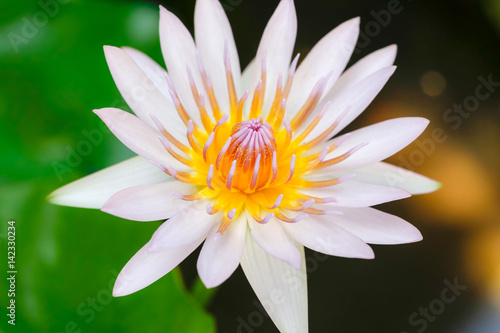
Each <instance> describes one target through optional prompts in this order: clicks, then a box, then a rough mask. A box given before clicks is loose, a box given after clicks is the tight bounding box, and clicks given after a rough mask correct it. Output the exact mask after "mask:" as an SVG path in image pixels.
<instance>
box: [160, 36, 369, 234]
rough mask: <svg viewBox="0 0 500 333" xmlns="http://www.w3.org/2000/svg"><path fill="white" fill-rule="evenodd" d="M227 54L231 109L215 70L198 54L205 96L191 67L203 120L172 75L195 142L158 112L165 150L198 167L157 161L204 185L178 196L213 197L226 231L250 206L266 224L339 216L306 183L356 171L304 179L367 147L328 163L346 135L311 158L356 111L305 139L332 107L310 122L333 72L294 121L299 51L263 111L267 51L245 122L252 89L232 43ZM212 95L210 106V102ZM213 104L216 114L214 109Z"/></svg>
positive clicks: (172, 92) (329, 199) (212, 210)
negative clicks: (182, 168) (221, 99)
mask: <svg viewBox="0 0 500 333" xmlns="http://www.w3.org/2000/svg"><path fill="white" fill-rule="evenodd" d="M224 53H225V57H224V63H225V68H226V79H227V85H228V95H229V104H230V110H229V111H230V112H229V113H228V114H226V113H224V112H222V110H221V109H220V108H219V105H218V103H217V99H216V97H215V93H214V88H213V85H212V81H211V79H210V75H209V73H208V71H206V70H205V69H204V67H203V65H202V63H201V60H200V58H199V56H198V70H199V72H200V76H201V78H202V81H203V88H204V91H205V92H206V97H205V95H204V94H202V93H200V92H199V91H200V90H199V87H197V86H196V83H195V80H194V79H193V75H192V72H191V69H190V68H187V76H188V78H189V82H190V86H191V92H192V94H193V97H194V100H195V101H196V103H197V105H198V112H199V114H200V118H201V124H195V123H194V122H193V120H192V119H191V117H190V116H189V113H188V112H187V111H186V109H185V108H184V105H183V104H182V102H181V100H180V99H179V96H178V95H177V93H176V90H175V87H174V85H173V84H172V82H171V81H170V79H169V78H168V75H167V82H168V85H169V89H170V95H171V97H172V100H173V102H174V105H175V107H176V109H177V112H178V114H179V117H180V118H181V119H182V121H183V122H184V124H185V125H186V127H187V133H186V136H187V142H188V143H189V145H185V144H183V143H182V142H180V141H179V140H177V139H176V138H175V137H173V136H172V135H171V134H170V133H169V132H168V131H167V130H166V129H165V127H164V126H163V125H162V124H161V123H160V122H159V121H158V119H157V118H155V117H154V116H152V119H153V121H154V122H155V124H156V126H157V127H158V129H159V130H160V131H161V133H162V136H160V137H159V140H160V141H161V143H162V144H163V146H164V147H165V149H166V150H167V151H168V152H169V153H170V154H171V156H172V157H174V158H175V159H177V160H178V161H179V162H181V163H183V164H185V165H187V166H188V167H190V168H192V169H193V171H192V172H189V173H185V172H177V171H176V170H174V168H173V167H172V166H170V165H158V166H159V167H160V168H162V170H163V171H164V172H165V173H167V174H169V175H170V176H172V177H175V178H176V179H177V180H179V181H181V182H186V183H190V184H194V185H197V187H198V189H199V191H198V192H196V193H189V194H181V193H177V192H174V194H175V195H177V196H179V197H180V198H182V199H184V200H190V201H195V200H199V199H205V200H208V201H209V202H210V204H208V206H207V213H208V214H216V213H218V212H219V211H222V212H223V214H222V215H223V218H222V223H221V225H220V227H219V233H221V234H223V233H224V232H225V230H226V229H227V227H228V226H229V224H230V223H231V221H232V220H233V219H234V218H235V217H236V216H238V215H239V214H240V213H241V212H242V211H243V210H247V211H248V212H249V213H250V214H251V215H252V217H253V218H254V219H255V221H257V222H259V223H267V222H268V221H269V220H270V219H271V218H273V217H276V218H278V219H280V220H281V221H284V222H297V221H299V220H301V219H303V218H305V217H307V216H308V214H317V215H325V214H338V213H339V212H337V211H332V210H322V209H319V208H317V207H314V205H315V204H322V203H328V202H335V201H336V199H335V198H332V197H327V198H318V197H312V196H308V195H305V194H302V193H300V189H301V188H318V187H326V186H333V185H336V184H339V183H341V182H343V181H345V180H348V179H350V178H351V177H352V176H353V175H349V176H344V177H340V178H336V179H330V180H323V181H309V180H305V179H303V178H301V176H302V175H304V174H307V173H309V172H311V171H313V170H318V169H321V168H325V167H328V166H331V165H334V164H336V163H339V162H341V161H343V160H345V159H346V158H347V157H349V156H350V155H352V154H353V153H354V152H355V151H357V150H358V149H360V148H362V147H363V146H364V145H366V144H362V145H358V146H356V147H354V148H352V149H351V150H349V151H348V152H346V153H344V154H342V155H339V156H336V157H333V158H331V159H328V160H325V158H326V157H327V155H328V154H329V153H331V152H332V151H334V150H335V149H336V148H337V147H338V146H340V144H342V142H344V141H345V139H347V137H348V135H344V136H343V137H340V138H339V139H337V140H336V141H335V143H334V144H331V145H330V146H327V147H324V148H323V149H322V150H321V151H319V152H317V153H315V154H310V155H306V153H307V152H308V151H310V150H311V149H312V148H315V147H316V146H318V145H319V144H321V143H324V142H325V141H326V140H327V139H329V136H330V135H331V133H332V132H333V131H334V129H335V128H336V127H337V125H338V124H339V122H340V121H341V120H342V118H343V117H344V116H345V114H346V113H347V112H348V111H349V108H347V109H346V110H345V111H344V112H343V113H342V114H341V115H340V116H339V117H338V118H337V119H336V120H335V122H334V123H333V124H332V125H331V126H330V127H329V128H327V129H326V130H325V131H324V132H323V133H321V134H320V135H318V136H317V137H315V138H314V139H312V140H310V141H308V142H305V143H304V142H303V141H304V139H305V138H306V137H307V136H308V135H309V134H310V133H311V131H312V130H313V129H314V127H315V126H316V125H317V124H318V123H319V121H320V120H321V118H322V117H323V115H324V113H325V111H326V110H327V108H328V106H329V103H326V104H325V105H324V107H323V108H322V110H321V112H319V113H317V114H316V116H315V117H314V118H313V119H312V121H311V122H310V123H309V124H308V125H307V126H305V122H306V120H307V119H308V118H309V117H310V116H311V115H312V113H313V111H314V110H315V108H316V106H317V104H318V102H319V101H320V98H321V96H322V95H323V91H324V89H325V87H326V84H327V82H328V80H329V78H330V76H329V75H327V76H325V77H323V78H321V79H320V80H319V81H318V82H317V84H316V85H315V86H314V88H313V89H312V91H311V93H310V95H309V98H308V99H307V101H306V102H305V103H304V104H303V106H302V107H301V109H300V110H299V111H298V112H297V113H296V115H295V116H294V117H293V119H292V120H291V121H288V120H287V119H286V118H285V117H284V116H285V111H286V101H287V98H288V95H289V93H290V90H291V87H292V82H293V78H294V74H295V68H296V66H297V62H298V56H297V57H296V58H295V59H294V60H293V62H292V64H291V66H290V70H289V73H288V77H287V81H286V84H285V85H284V86H283V77H282V75H280V76H279V78H278V81H277V85H276V93H275V96H274V101H273V103H272V106H271V108H270V110H262V108H263V101H264V92H265V89H266V67H265V63H266V60H265V55H264V57H263V59H262V68H261V78H260V80H259V82H258V83H257V85H256V87H255V90H254V93H253V98H252V102H251V104H250V105H249V111H248V113H249V115H248V116H247V117H245V118H246V119H248V120H244V108H245V102H246V100H247V99H248V97H249V92H248V91H246V92H245V93H244V94H243V95H242V96H241V97H240V99H238V97H237V93H236V88H235V86H234V81H233V74H232V69H231V65H230V59H229V52H228V48H227V45H226V47H225V52H224ZM206 99H208V101H209V105H206V104H205V100H206ZM208 106H209V108H210V111H211V112H210V111H209V110H207V109H208ZM263 111H266V113H267V116H266V118H265V119H264V118H263V116H262V115H263V114H264V112H263ZM267 111H268V112H267ZM210 113H211V115H212V116H213V119H212V118H211V116H210ZM215 120H216V121H215Z"/></svg>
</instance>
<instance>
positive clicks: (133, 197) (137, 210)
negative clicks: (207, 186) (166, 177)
mask: <svg viewBox="0 0 500 333" xmlns="http://www.w3.org/2000/svg"><path fill="white" fill-rule="evenodd" d="M172 191H177V192H179V193H183V194H190V193H193V192H194V191H196V186H195V185H191V184H185V183H181V182H180V181H178V180H174V181H169V182H163V183H159V184H149V185H140V186H134V187H129V188H126V189H124V190H121V191H120V192H118V193H116V194H115V195H113V196H112V197H111V198H110V199H109V200H108V201H106V203H105V204H104V206H103V207H102V211H104V212H106V213H109V214H112V215H115V216H119V217H122V218H125V219H129V220H134V221H157V220H164V219H167V218H169V217H170V216H172V215H174V214H175V213H176V212H178V211H179V210H181V209H183V208H186V207H187V206H190V205H191V204H192V203H190V202H189V201H185V200H182V199H181V198H179V197H177V196H175V195H173V194H172Z"/></svg>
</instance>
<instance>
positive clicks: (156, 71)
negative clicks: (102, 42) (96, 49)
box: [104, 46, 186, 142]
mask: <svg viewBox="0 0 500 333" xmlns="http://www.w3.org/2000/svg"><path fill="white" fill-rule="evenodd" d="M127 51H128V52H125V51H124V50H122V49H120V48H117V47H113V46H104V53H105V55H106V60H107V62H108V66H109V70H110V71H111V75H112V76H113V79H114V81H115V84H116V86H117V87H118V90H120V93H121V95H122V96H123V98H124V99H125V101H126V102H127V104H128V105H129V106H130V108H131V109H132V110H133V111H134V113H135V114H136V115H137V116H138V117H139V118H140V119H141V120H142V121H144V122H145V123H146V124H149V125H151V126H153V127H154V128H156V126H155V125H154V123H153V121H152V120H151V116H150V115H151V114H153V115H154V116H156V117H157V118H158V120H160V121H161V122H162V124H163V125H164V126H165V127H166V128H167V130H169V131H170V133H171V134H172V135H174V136H175V137H176V138H177V139H179V140H180V141H181V142H186V134H185V132H184V131H185V129H186V126H184V124H183V123H182V121H181V119H180V118H179V115H178V114H177V111H176V110H175V107H174V105H173V103H172V100H171V99H170V98H169V97H166V96H164V94H163V93H161V92H160V91H159V90H158V86H162V85H163V81H162V79H161V76H162V71H163V72H164V70H163V69H162V68H161V67H160V66H159V65H157V67H156V66H154V65H152V64H151V62H154V61H153V60H151V59H150V61H148V60H146V59H145V57H147V56H145V55H143V56H140V55H139V51H131V49H127ZM130 54H133V57H132V56H131V55H130ZM144 69H146V72H145V71H144ZM163 80H164V79H163Z"/></svg>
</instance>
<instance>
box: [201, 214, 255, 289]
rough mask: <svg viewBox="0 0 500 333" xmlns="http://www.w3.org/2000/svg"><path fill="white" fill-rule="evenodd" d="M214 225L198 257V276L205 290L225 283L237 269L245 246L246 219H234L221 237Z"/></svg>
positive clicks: (242, 216) (243, 217)
mask: <svg viewBox="0 0 500 333" xmlns="http://www.w3.org/2000/svg"><path fill="white" fill-rule="evenodd" d="M218 229H219V226H218V225H215V226H214V227H213V228H212V230H211V231H210V233H209V234H208V236H207V239H206V240H205V244H203V247H202V248H201V252H200V256H199V257H198V264H197V268H198V274H199V275H200V279H201V281H203V283H204V284H205V286H206V287H207V288H213V287H217V286H218V285H220V284H221V283H222V282H224V281H226V280H227V278H228V277H229V276H231V274H233V272H234V271H235V270H236V268H238V266H239V264H240V260H241V254H242V253H243V247H244V245H245V232H246V230H247V217H246V215H245V214H241V215H240V216H239V217H238V218H236V219H234V220H233V221H232V222H231V224H230V225H229V227H228V228H227V230H226V232H225V233H224V234H223V235H220V234H219V233H217V230H218Z"/></svg>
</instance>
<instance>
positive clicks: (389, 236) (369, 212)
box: [330, 208, 422, 244]
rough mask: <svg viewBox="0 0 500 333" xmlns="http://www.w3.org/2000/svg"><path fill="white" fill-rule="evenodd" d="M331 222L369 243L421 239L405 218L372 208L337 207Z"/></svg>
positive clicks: (392, 242)
mask: <svg viewBox="0 0 500 333" xmlns="http://www.w3.org/2000/svg"><path fill="white" fill-rule="evenodd" d="M338 210H340V211H341V212H343V213H344V215H336V216H335V218H333V217H332V218H331V219H330V220H331V222H332V223H334V224H336V225H338V226H340V227H342V228H343V229H345V230H347V231H349V232H350V233H352V234H353V235H356V236H357V237H359V238H360V239H362V240H363V241H365V242H367V243H370V244H404V243H413V242H418V241H421V240H422V234H421V233H420V231H418V229H417V228H415V227H414V226H412V225H411V224H410V223H408V222H406V221H405V220H403V219H401V218H399V217H397V216H394V215H391V214H387V213H384V212H381V211H379V210H377V209H374V208H339V209H338Z"/></svg>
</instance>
